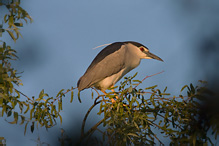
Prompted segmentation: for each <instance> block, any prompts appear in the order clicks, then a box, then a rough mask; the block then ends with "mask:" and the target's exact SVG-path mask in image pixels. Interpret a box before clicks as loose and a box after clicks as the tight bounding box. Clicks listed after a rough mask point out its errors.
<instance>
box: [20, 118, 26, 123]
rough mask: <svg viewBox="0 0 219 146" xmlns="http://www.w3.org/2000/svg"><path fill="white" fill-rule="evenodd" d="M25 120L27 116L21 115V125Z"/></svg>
mask: <svg viewBox="0 0 219 146" xmlns="http://www.w3.org/2000/svg"><path fill="white" fill-rule="evenodd" d="M24 121H25V117H24V116H21V123H20V125H22V124H23V123H24Z"/></svg>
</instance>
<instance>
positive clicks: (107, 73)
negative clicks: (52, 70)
mask: <svg viewBox="0 0 219 146" xmlns="http://www.w3.org/2000/svg"><path fill="white" fill-rule="evenodd" d="M141 59H156V60H160V61H163V60H162V59H161V58H160V57H158V56H156V55H154V54H152V53H150V52H149V50H148V48H147V47H145V46H144V45H142V44H140V43H137V42H133V41H127V42H115V43H112V44H111V45H109V46H107V47H105V48H104V49H103V50H102V51H100V53H99V54H98V55H97V56H96V57H95V58H94V60H93V61H92V63H91V64H90V66H89V67H88V69H87V71H86V72H85V73H84V75H83V76H82V77H81V78H80V79H79V81H78V84H77V86H78V91H79V92H80V91H81V90H84V89H86V88H90V87H95V88H97V89H99V90H101V91H102V92H103V93H105V94H106V92H105V90H106V89H108V88H109V87H113V86H114V85H115V84H116V82H118V81H119V80H120V79H121V78H122V77H123V76H124V75H125V74H127V73H128V72H129V71H131V70H132V69H134V68H136V67H137V66H138V65H139V64H140V62H141ZM112 91H114V90H112Z"/></svg>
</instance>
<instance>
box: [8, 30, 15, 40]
mask: <svg viewBox="0 0 219 146" xmlns="http://www.w3.org/2000/svg"><path fill="white" fill-rule="evenodd" d="M6 31H7V32H8V34H9V35H10V37H11V38H12V39H13V40H14V42H16V38H15V37H14V34H13V32H11V31H9V30H6Z"/></svg>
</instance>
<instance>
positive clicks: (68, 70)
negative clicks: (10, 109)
mask: <svg viewBox="0 0 219 146" xmlns="http://www.w3.org/2000/svg"><path fill="white" fill-rule="evenodd" d="M21 6H22V7H23V8H24V9H25V10H26V11H27V12H28V13H29V15H30V16H31V17H32V18H33V23H31V24H27V25H24V27H23V28H22V29H21V33H22V36H23V38H20V39H19V40H18V41H17V42H16V43H14V42H13V41H11V40H10V38H9V36H8V35H6V34H3V35H4V36H3V38H2V39H3V40H5V41H7V42H8V43H9V44H10V45H11V46H12V47H13V48H14V49H16V50H17V52H18V56H19V58H20V59H19V60H18V61H16V62H13V65H14V67H15V68H16V69H17V70H18V71H20V72H22V71H24V73H23V74H22V77H21V80H22V82H23V84H24V86H22V87H19V88H18V89H19V90H21V91H22V92H23V93H25V94H26V95H27V96H29V97H32V96H38V95H39V93H40V91H41V90H42V89H44V90H45V92H47V93H48V94H49V95H50V96H56V94H57V93H58V91H60V90H61V89H69V88H71V86H73V87H76V85H77V81H78V79H79V78H80V77H81V76H82V75H83V74H84V72H85V71H86V69H87V67H88V66H89V65H90V63H91V61H92V60H93V59H94V57H95V56H96V55H97V54H98V52H99V51H100V50H101V49H102V48H97V49H92V48H95V47H97V46H99V45H102V44H108V43H113V42H118V41H137V42H139V43H142V44H144V45H145V46H147V47H148V48H149V50H150V52H152V53H154V54H156V55H157V56H159V57H160V58H162V59H163V60H164V62H160V61H156V60H142V61H141V64H140V65H139V66H138V67H137V68H136V69H134V70H132V71H131V72H130V73H128V74H127V75H126V76H131V75H134V74H135V73H136V72H138V75H137V77H136V78H137V79H139V80H141V79H143V78H144V77H145V76H147V75H152V74H155V73H158V72H161V71H164V73H162V74H159V75H156V76H154V77H151V78H148V79H146V80H145V81H144V82H143V83H142V84H141V85H140V86H139V88H141V87H142V88H144V87H148V86H152V85H158V88H159V89H164V88H165V87H166V86H168V90H167V92H170V93H172V94H173V95H179V94H180V89H181V88H182V87H183V86H184V85H186V84H190V83H194V84H197V83H198V80H208V79H210V77H211V76H212V75H216V74H217V73H219V71H218V69H216V68H217V66H218V65H217V64H216V65H217V66H216V65H215V64H213V63H212V62H215V59H212V58H215V57H214V56H216V53H219V52H218V50H214V51H216V53H215V52H214V53H213V54H214V55H213V57H212V56H210V55H209V54H208V53H206V52H204V53H203V51H206V50H205V49H202V50H201V49H200V48H201V47H202V46H203V43H204V41H205V40H212V38H214V39H216V42H218V39H217V38H218V36H217V34H219V33H218V32H219V31H218V30H219V29H218V28H217V26H218V24H219V17H218V13H219V2H218V1H216V0H211V1H207V2H206V1H205V0H192V1H191V0H179V1H174V0H166V1H163V0H157V1H151V0H137V1H131V0H119V1H118V0H117V1H115V0H111V1H100V0H92V1H71V0H65V1H62V2H60V1H58V0H53V1H45V0H37V1H35V0H28V1H22V2H21ZM0 9H1V11H4V10H3V8H2V7H0ZM0 16H1V19H2V14H1V15H0ZM214 36H217V38H216V37H214ZM210 42H211V41H210ZM209 56H210V57H209ZM216 61H217V62H218V63H219V61H218V59H216ZM117 85H118V83H117ZM76 96H77V94H76V93H75V98H74V101H73V103H70V94H67V96H66V97H65V98H64V100H63V107H64V108H63V111H62V113H61V115H62V117H63V123H62V124H60V123H59V122H58V124H57V125H56V126H55V127H53V128H51V129H49V131H48V132H47V131H46V130H45V129H44V128H39V130H38V131H37V130H36V131H35V132H34V133H33V134H32V133H31V132H30V129H27V134H26V135H25V136H24V135H23V132H24V131H23V130H24V126H20V125H10V124H8V123H7V122H5V120H3V119H0V125H1V130H0V136H4V137H5V139H6V140H7V146H13V145H16V144H17V143H19V144H20V145H36V142H35V141H34V140H36V139H37V136H38V135H40V139H41V141H43V142H46V143H49V144H51V145H55V144H57V140H58V138H57V137H58V136H60V129H61V128H63V129H65V131H66V133H68V134H71V133H72V132H78V131H80V126H81V125H80V123H81V121H82V120H83V117H84V115H85V113H86V111H87V110H88V108H89V107H90V106H91V105H92V103H93V100H92V99H91V89H86V90H84V91H82V93H81V100H82V103H79V102H78V100H77V97H76ZM98 110H99V109H98V108H96V109H94V111H93V112H92V114H91V115H90V117H89V118H88V120H89V124H88V126H87V127H86V128H87V129H88V128H89V126H92V124H94V123H95V122H97V121H98V120H99V119H101V117H99V116H98V115H96V113H97V111H98ZM164 140H165V139H164ZM166 142H167V143H168V140H166Z"/></svg>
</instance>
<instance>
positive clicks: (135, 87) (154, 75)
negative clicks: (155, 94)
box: [134, 71, 164, 89]
mask: <svg viewBox="0 0 219 146" xmlns="http://www.w3.org/2000/svg"><path fill="white" fill-rule="evenodd" d="M163 72H164V71H161V72H158V73H156V74H153V75H150V76H146V77H145V78H144V79H143V80H142V81H141V83H142V82H143V81H144V80H146V79H147V78H150V77H152V76H156V75H158V74H161V73H163ZM141 83H138V84H137V85H136V86H135V87H134V89H135V88H136V87H138V85H139V84H141Z"/></svg>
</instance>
